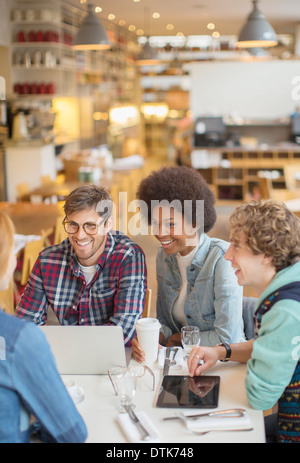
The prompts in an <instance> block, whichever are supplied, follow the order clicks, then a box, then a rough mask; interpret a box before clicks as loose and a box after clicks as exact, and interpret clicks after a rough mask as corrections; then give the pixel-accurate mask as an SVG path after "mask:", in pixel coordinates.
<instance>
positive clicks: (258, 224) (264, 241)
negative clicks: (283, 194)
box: [230, 199, 300, 272]
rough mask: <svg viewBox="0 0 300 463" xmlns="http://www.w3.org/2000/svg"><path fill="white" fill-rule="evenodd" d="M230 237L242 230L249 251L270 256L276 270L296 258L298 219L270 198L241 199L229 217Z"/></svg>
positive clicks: (298, 253)
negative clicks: (241, 201) (243, 200)
mask: <svg viewBox="0 0 300 463" xmlns="http://www.w3.org/2000/svg"><path fill="white" fill-rule="evenodd" d="M230 227H231V238H232V240H233V241H234V240H235V239H238V237H239V236H240V234H241V233H244V236H245V237H246V242H247V245H248V248H249V249H250V251H252V252H253V254H261V253H263V254H266V255H267V256H272V257H273V264H274V266H275V268H276V271H277V272H279V270H282V269H284V268H286V267H288V266H289V265H292V264H294V263H296V262H298V261H299V260H300V219H299V218H298V217H296V215H295V214H293V213H292V212H291V211H290V210H289V209H288V208H287V206H286V205H285V204H284V203H282V202H280V201H275V200H271V199H267V200H261V201H250V202H247V203H242V204H241V205H240V206H239V207H237V208H236V210H235V211H234V212H233V214H232V215H231V217H230Z"/></svg>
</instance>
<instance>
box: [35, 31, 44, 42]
mask: <svg viewBox="0 0 300 463" xmlns="http://www.w3.org/2000/svg"><path fill="white" fill-rule="evenodd" d="M36 41H37V42H44V33H43V31H37V33H36Z"/></svg>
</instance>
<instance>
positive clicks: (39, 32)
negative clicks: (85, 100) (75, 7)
mask: <svg viewBox="0 0 300 463" xmlns="http://www.w3.org/2000/svg"><path fill="white" fill-rule="evenodd" d="M64 14H65V8H63V7H62V6H61V4H60V2H57V1H55V0H54V1H52V2H51V3H49V2H46V1H43V0H42V1H39V2H37V1H30V0H27V1H21V0H15V1H14V2H11V18H12V19H11V23H10V35H11V46H10V50H11V64H12V67H11V72H12V75H11V83H12V88H11V92H10V93H11V96H12V97H13V98H15V99H18V98H22V99H24V98H31V99H32V98H33V97H36V96H37V97H40V96H41V95H42V97H43V98H45V97H46V96H47V95H49V98H50V97H53V96H61V95H64V96H66V95H67V96H72V95H75V93H76V74H75V62H76V61H75V53H74V52H73V50H72V48H71V42H72V34H73V33H74V31H75V28H74V26H71V25H69V24H66V23H65V16H64Z"/></svg>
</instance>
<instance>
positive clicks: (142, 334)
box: [135, 318, 161, 366]
mask: <svg viewBox="0 0 300 463" xmlns="http://www.w3.org/2000/svg"><path fill="white" fill-rule="evenodd" d="M160 327H161V324H160V323H159V321H158V320H157V319H156V318H141V319H140V320H138V321H137V322H136V325H135V328H136V333H137V338H138V342H139V344H140V346H141V348H142V350H143V351H144V352H145V363H146V364H147V365H149V366H151V365H153V363H154V362H155V361H156V359H157V354H158V344H159V330H160Z"/></svg>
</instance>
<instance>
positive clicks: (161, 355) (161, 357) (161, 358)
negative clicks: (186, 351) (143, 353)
mask: <svg viewBox="0 0 300 463" xmlns="http://www.w3.org/2000/svg"><path fill="white" fill-rule="evenodd" d="M177 349H178V352H177V354H176V357H175V362H176V365H170V368H175V369H180V368H182V366H183V362H184V356H183V349H182V347H178V348H177ZM166 352H167V348H166V347H161V348H160V349H159V350H158V359H157V363H158V368H160V369H162V368H163V367H164V363H165V358H166ZM173 356H174V354H172V355H171V356H170V358H171V360H172V359H173Z"/></svg>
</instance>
